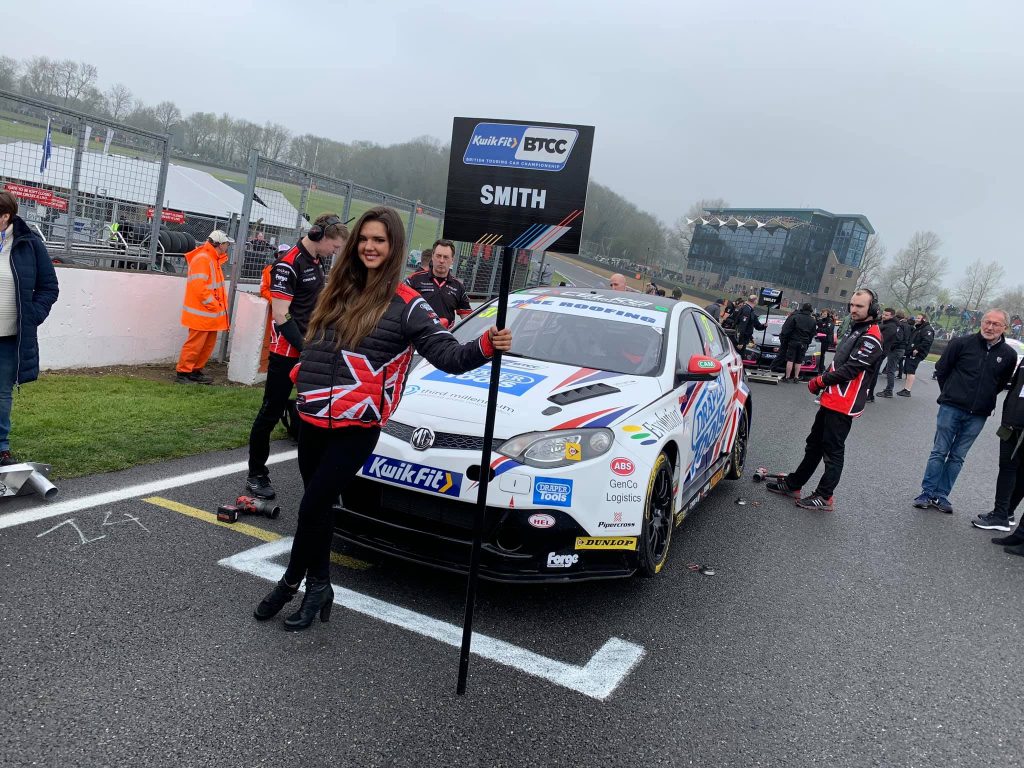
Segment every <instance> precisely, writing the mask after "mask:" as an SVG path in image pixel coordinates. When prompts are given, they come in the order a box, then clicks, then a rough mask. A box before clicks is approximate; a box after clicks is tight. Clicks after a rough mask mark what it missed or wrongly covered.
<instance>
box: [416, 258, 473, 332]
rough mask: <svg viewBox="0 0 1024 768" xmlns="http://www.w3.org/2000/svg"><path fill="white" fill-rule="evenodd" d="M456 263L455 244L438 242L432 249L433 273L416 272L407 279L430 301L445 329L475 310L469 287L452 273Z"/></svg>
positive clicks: (431, 264)
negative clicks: (472, 306)
mask: <svg viewBox="0 0 1024 768" xmlns="http://www.w3.org/2000/svg"><path fill="white" fill-rule="evenodd" d="M454 260H455V243H453V242H452V241H451V240H438V241H436V242H435V243H434V245H433V247H431V249H430V270H429V271H421V272H413V273H412V274H411V275H409V277H407V278H406V279H405V283H406V285H408V286H409V287H410V288H414V289H415V290H416V291H417V292H419V294H420V296H422V297H423V298H424V299H426V300H427V303H428V304H429V305H430V306H431V307H432V308H433V310H434V312H436V313H437V316H438V317H439V318H441V324H442V325H443V326H444V327H445V328H451V327H452V326H453V325H455V317H456V316H458V317H460V318H462V317H465V316H466V315H468V314H469V313H470V312H472V311H473V310H472V309H471V308H470V306H469V296H467V295H466V288H465V286H464V285H463V284H462V281H461V280H459V278H457V277H456V276H455V275H453V274H452V262H453V261H454Z"/></svg>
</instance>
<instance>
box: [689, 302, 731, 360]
mask: <svg viewBox="0 0 1024 768" xmlns="http://www.w3.org/2000/svg"><path fill="white" fill-rule="evenodd" d="M693 317H694V319H695V320H696V321H697V328H698V330H699V331H700V334H701V336H702V337H703V342H704V354H705V355H708V356H709V357H717V358H721V357H722V356H723V355H724V354H725V350H726V349H728V347H726V346H724V345H723V344H722V337H721V336H720V335H719V333H718V329H717V327H716V324H715V321H714V320H712V319H711V318H710V317H708V316H707V315H705V314H704V313H703V312H694V313H693Z"/></svg>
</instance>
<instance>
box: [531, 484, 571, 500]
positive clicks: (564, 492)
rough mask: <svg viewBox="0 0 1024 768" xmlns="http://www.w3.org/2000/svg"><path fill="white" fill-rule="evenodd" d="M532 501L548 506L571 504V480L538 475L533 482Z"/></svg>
mask: <svg viewBox="0 0 1024 768" xmlns="http://www.w3.org/2000/svg"><path fill="white" fill-rule="evenodd" d="M533 503H534V504H544V505H545V506H549V507H568V506H572V480H566V479H563V478H560V477H538V478H537V479H536V480H534V482H533Z"/></svg>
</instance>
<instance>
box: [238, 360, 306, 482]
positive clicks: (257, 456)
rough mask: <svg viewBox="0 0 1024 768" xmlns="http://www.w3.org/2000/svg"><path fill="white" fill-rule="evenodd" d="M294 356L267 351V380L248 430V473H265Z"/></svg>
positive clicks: (285, 403) (288, 389) (288, 388)
mask: <svg viewBox="0 0 1024 768" xmlns="http://www.w3.org/2000/svg"><path fill="white" fill-rule="evenodd" d="M297 362H298V358H297V357H285V356H284V355H275V354H274V353H273V352H271V353H270V357H269V358H268V361H267V381H266V383H265V384H264V385H263V404H262V405H261V406H260V410H259V413H257V414H256V420H255V421H254V422H253V423H252V431H250V432H249V474H250V475H268V474H270V470H268V469H267V457H268V456H270V435H271V433H272V432H273V431H274V427H276V426H277V422H278V421H280V420H281V416H282V414H283V413H284V412H285V409H286V408H287V407H288V398H289V397H291V394H292V380H291V377H290V375H289V374H290V373H291V371H292V368H293V367H294V366H295V363H297Z"/></svg>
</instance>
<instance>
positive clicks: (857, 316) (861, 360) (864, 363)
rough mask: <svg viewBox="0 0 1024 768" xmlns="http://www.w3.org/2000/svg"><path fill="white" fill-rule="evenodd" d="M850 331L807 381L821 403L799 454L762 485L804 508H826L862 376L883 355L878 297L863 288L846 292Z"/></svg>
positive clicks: (859, 406)
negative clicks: (807, 488) (814, 480)
mask: <svg viewBox="0 0 1024 768" xmlns="http://www.w3.org/2000/svg"><path fill="white" fill-rule="evenodd" d="M849 309H850V319H851V320H852V324H851V325H850V331H849V333H847V334H846V335H845V336H844V337H843V338H842V340H841V341H840V342H839V344H838V345H837V346H836V354H835V357H834V358H833V359H832V365H831V366H829V369H828V372H827V373H825V374H823V375H821V376H815V377H814V378H813V379H811V380H810V381H809V382H807V389H808V390H810V392H811V394H812V395H816V394H818V393H821V407H820V408H818V413H817V415H816V416H815V417H814V424H813V425H812V426H811V433H810V434H809V435H808V436H807V445H806V447H805V448H804V458H803V461H801V462H800V465H799V466H798V467H797V468H796V469H795V470H793V472H791V473H789V474H788V475H783V476H782V477H781V478H779V479H778V480H776V481H772V482H769V483H766V484H765V488H766V489H767V490H769V491H771V492H772V493H780V494H782V495H784V496H791V497H793V498H795V499H796V500H797V501H796V505H797V506H798V507H801V508H803V509H814V510H818V511H822V512H831V511H832V509H833V506H832V504H833V500H832V493H833V491H835V489H836V486H838V485H839V479H840V477H842V474H843V462H844V460H845V457H846V438H847V437H849V435H850V428H851V427H852V426H853V420H854V419H855V418H856V417H858V416H860V414H861V413H862V412H863V411H864V400H865V397H866V396H867V376H868V374H869V373H870V372H871V370H872V369H874V367H875V366H876V365H878V361H879V360H881V359H882V333H881V331H879V330H878V325H877V323H876V322H875V316H876V315H877V314H879V311H878V300H877V299H876V298H875V294H874V293H873V292H872V291H869V290H868V289H866V288H865V289H861V290H858V291H854V292H853V296H851V297H850V305H849ZM822 461H824V462H825V471H824V472H822V474H821V479H820V480H819V481H818V487H817V488H816V489H815V490H814V493H812V494H811V495H810V496H807V497H804V498H801V496H800V493H801V489H802V488H803V486H804V483H806V482H807V481H808V480H810V479H811V475H813V474H814V472H815V470H817V468H818V465H819V464H820V463H822Z"/></svg>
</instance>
